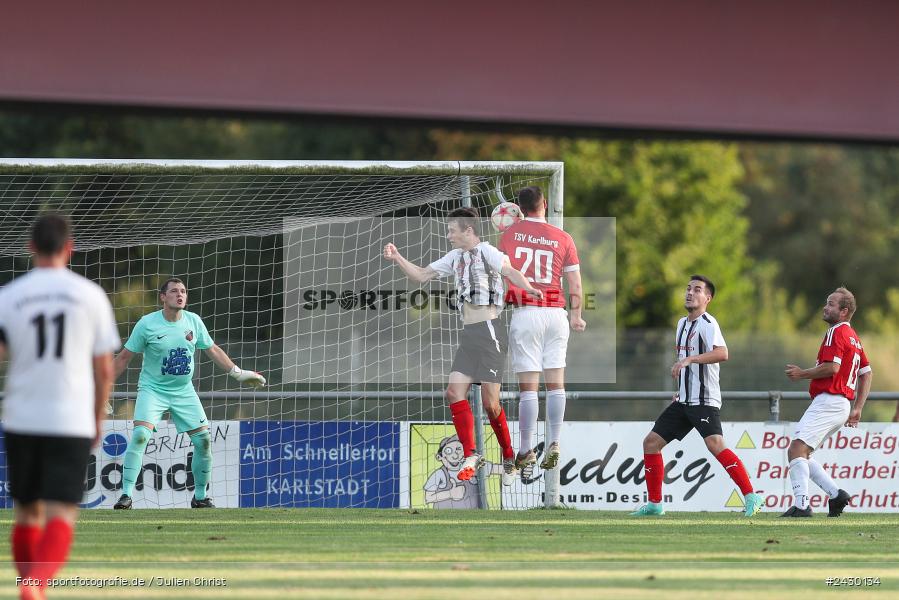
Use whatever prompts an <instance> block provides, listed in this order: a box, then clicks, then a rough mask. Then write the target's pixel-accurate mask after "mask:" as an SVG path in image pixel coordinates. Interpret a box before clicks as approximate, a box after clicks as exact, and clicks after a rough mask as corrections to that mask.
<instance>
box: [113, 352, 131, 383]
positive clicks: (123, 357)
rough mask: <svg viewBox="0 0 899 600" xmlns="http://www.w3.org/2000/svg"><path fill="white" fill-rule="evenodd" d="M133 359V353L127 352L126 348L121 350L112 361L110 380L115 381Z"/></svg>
mask: <svg viewBox="0 0 899 600" xmlns="http://www.w3.org/2000/svg"><path fill="white" fill-rule="evenodd" d="M132 358H134V352H132V351H131V350H128V349H127V348H122V351H121V352H119V353H118V354H117V355H116V357H115V358H114V359H113V361H112V380H113V381H115V380H117V379H118V378H119V377H120V376H121V375H122V373H124V372H125V369H127V368H128V363H130V362H131V359H132Z"/></svg>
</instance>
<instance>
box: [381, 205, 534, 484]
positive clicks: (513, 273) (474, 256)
mask: <svg viewBox="0 0 899 600" xmlns="http://www.w3.org/2000/svg"><path fill="white" fill-rule="evenodd" d="M479 221H480V220H479V218H478V213H477V211H475V210H474V209H472V208H458V209H456V210H454V211H453V212H451V213H450V214H449V218H448V219H447V236H446V237H447V239H448V240H449V241H450V244H451V245H452V246H453V250H451V251H450V252H448V253H447V254H446V255H445V256H444V257H443V258H441V259H439V260H436V261H434V262H432V263H431V264H430V265H428V266H427V267H419V266H417V265H415V264H413V263H411V262H409V261H408V260H407V259H405V258H403V257H402V256H401V255H400V253H399V251H398V250H397V249H396V246H394V245H393V244H391V243H388V244H387V245H386V246H384V258H386V259H387V260H392V261H394V262H395V263H396V264H397V265H398V266H399V267H400V268H401V269H402V270H403V272H404V273H405V274H406V276H407V277H409V279H411V280H413V281H418V282H421V283H424V282H425V281H430V280H431V279H434V278H436V277H449V276H454V277H455V282H456V290H457V292H458V298H459V306H460V309H461V311H462V322H463V324H464V327H463V329H462V333H461V335H460V338H459V339H460V344H459V348H458V350H457V351H456V356H455V358H454V359H453V366H452V368H451V372H450V374H449V385H447V388H446V401H447V403H448V404H449V407H450V412H451V413H452V418H453V425H454V426H455V428H456V435H458V436H459V441H460V442H462V451H463V453H464V455H465V460H464V462H463V464H462V468H461V469H460V470H459V473H458V474H457V475H456V477H457V478H458V479H459V480H460V481H467V480H469V479H471V478H472V477H473V476H474V475H475V474H476V473H477V470H478V468H479V467H480V466H481V465H482V464H483V463H484V458H483V457H481V456H480V455H479V454H477V453H476V452H475V440H474V415H473V414H472V412H471V406H470V405H469V403H468V391H469V389H470V388H471V385H472V384H473V383H474V384H475V385H480V386H481V399H482V403H483V405H484V410H485V411H486V413H487V416H488V418H489V419H490V426H491V427H492V428H493V432H494V433H495V434H496V440H497V442H499V445H500V448H501V449H502V454H503V484H504V485H512V482H513V479H514V476H515V451H514V449H513V448H512V439H511V436H510V435H509V426H508V424H507V423H506V413H505V412H504V411H503V408H502V405H501V404H500V402H499V390H500V385H501V383H502V380H503V368H504V366H505V360H506V347H507V338H506V330H505V327H503V324H502V323H501V322H500V321H499V312H500V310H502V307H503V292H504V290H503V276H505V277H508V278H509V280H510V281H512V282H513V283H514V284H515V285H517V286H519V287H521V288H522V289H524V290H525V291H526V292H527V293H529V294H532V295H534V296H536V297H538V298H539V297H541V296H542V293H541V292H540V290H538V289H535V288H534V287H533V286H532V285H531V284H530V283H529V282H528V280H527V279H525V277H524V275H522V274H521V272H519V271H517V270H516V269H514V268H512V266H511V265H510V264H509V258H508V257H507V256H506V255H504V254H503V253H502V252H500V251H499V250H497V249H496V248H494V247H493V246H491V245H490V244H489V243H488V242H482V241H481V239H480V237H479V231H480V223H479Z"/></svg>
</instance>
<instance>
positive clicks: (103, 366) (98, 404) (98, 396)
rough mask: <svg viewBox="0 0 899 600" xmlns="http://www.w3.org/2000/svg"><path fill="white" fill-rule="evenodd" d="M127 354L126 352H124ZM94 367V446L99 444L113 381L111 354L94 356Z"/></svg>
mask: <svg viewBox="0 0 899 600" xmlns="http://www.w3.org/2000/svg"><path fill="white" fill-rule="evenodd" d="M126 352H127V350H126ZM93 367H94V417H95V418H96V420H97V433H96V434H95V435H94V446H96V445H97V444H98V443H100V435H101V434H102V432H103V428H102V421H103V418H104V415H105V414H106V413H107V408H106V407H107V405H108V403H109V393H110V392H111V391H112V383H113V381H115V378H114V375H113V374H114V371H113V365H112V352H107V353H106V354H101V355H100V356H95V357H94V360H93Z"/></svg>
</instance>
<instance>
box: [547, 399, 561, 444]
mask: <svg viewBox="0 0 899 600" xmlns="http://www.w3.org/2000/svg"><path fill="white" fill-rule="evenodd" d="M564 421H565V390H547V392H546V428H547V429H548V431H547V432H546V445H547V447H549V445H550V444H552V443H553V442H558V441H559V438H560V437H561V435H562V423H563V422H564Z"/></svg>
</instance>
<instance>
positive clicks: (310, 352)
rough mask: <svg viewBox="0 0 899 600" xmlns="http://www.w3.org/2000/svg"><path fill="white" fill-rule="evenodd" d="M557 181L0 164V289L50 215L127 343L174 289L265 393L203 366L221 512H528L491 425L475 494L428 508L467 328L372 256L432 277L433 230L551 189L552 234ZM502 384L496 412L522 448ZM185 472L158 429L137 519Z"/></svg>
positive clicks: (91, 471)
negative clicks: (505, 481) (64, 229)
mask: <svg viewBox="0 0 899 600" xmlns="http://www.w3.org/2000/svg"><path fill="white" fill-rule="evenodd" d="M561 178H562V165H561V164H560V163H477V162H470V163H459V162H449V163H392V164H382V163H364V162H346V163H325V162H261V163H250V162H219V161H90V160H15V159H7V160H3V161H0V211H2V219H3V225H4V226H3V227H2V228H0V273H2V275H0V283H3V284H5V283H6V282H8V281H9V280H11V279H12V278H13V277H15V276H17V275H20V274H22V273H24V272H26V271H27V270H28V268H29V258H28V255H27V251H26V248H27V239H28V232H29V226H30V224H31V223H32V222H33V220H34V219H35V218H36V216H37V215H38V214H40V213H41V212H42V211H47V210H56V211H61V212H64V213H66V214H68V215H70V216H71V218H72V220H73V224H74V229H75V236H76V254H75V256H74V258H73V261H72V268H73V269H74V270H75V271H76V272H78V273H80V274H82V275H84V276H86V277H88V278H90V279H91V280H93V281H96V282H97V283H99V284H100V285H101V286H103V288H104V289H105V290H106V291H107V292H108V294H109V296H110V298H111V300H112V303H113V306H114V308H115V313H116V318H117V321H118V323H119V328H120V333H121V335H122V338H123V340H125V339H127V336H128V335H129V333H130V332H131V330H132V328H133V327H134V325H135V324H136V322H137V321H138V319H140V318H141V317H142V316H143V315H145V314H147V313H149V312H152V311H155V310H159V309H160V303H159V297H158V288H159V285H160V284H161V283H162V282H163V281H165V280H166V279H167V278H168V277H172V276H174V277H179V278H181V279H182V280H183V281H184V282H185V284H186V286H187V289H188V306H187V309H188V310H190V311H192V312H195V313H197V314H198V315H199V316H200V317H201V318H202V319H203V320H204V322H205V324H206V326H207V328H208V329H209V331H210V334H211V335H212V338H213V340H214V341H215V342H216V343H217V344H218V345H220V346H221V347H222V348H223V349H224V350H225V351H226V352H227V353H228V355H229V356H230V357H231V358H232V359H233V360H234V362H235V363H236V364H238V365H239V366H241V367H242V368H245V369H253V370H256V371H260V372H262V373H264V375H265V376H266V378H267V379H268V382H269V385H268V387H266V388H264V389H263V390H261V391H253V390H250V389H248V388H241V387H240V385H239V384H237V383H236V382H234V381H233V380H231V379H230V378H229V377H227V376H226V374H225V373H223V372H221V371H220V370H218V369H217V368H216V367H215V366H214V365H213V364H212V362H211V361H210V360H209V359H208V358H207V357H206V356H205V355H203V353H202V352H198V354H197V356H196V360H195V363H194V365H195V373H194V384H195V387H196V389H197V391H198V394H199V396H200V398H201V401H202V404H203V406H204V408H205V410H206V414H207V416H208V418H209V420H210V429H211V432H212V440H213V474H212V481H211V484H210V490H209V493H210V496H211V497H212V498H213V500H214V501H215V502H216V505H217V506H223V507H269V506H271V507H380V508H388V507H413V508H415V507H422V508H425V507H437V508H440V507H444V506H453V507H463V506H470V507H490V508H525V507H531V506H539V505H542V504H543V500H542V498H543V494H544V491H545V490H544V487H545V482H544V477H543V475H542V474H541V473H540V471H539V469H538V470H537V472H536V473H535V476H534V478H533V481H530V482H528V483H527V484H525V483H522V482H520V481H518V482H516V484H515V485H514V486H513V487H511V488H501V485H500V477H499V473H500V471H501V467H500V465H499V463H500V462H501V460H500V455H499V448H498V446H497V444H496V441H495V440H494V439H493V433H492V431H491V429H490V427H489V426H488V427H483V423H480V424H479V425H480V427H479V432H482V433H481V435H480V436H479V437H480V443H481V444H482V445H483V447H484V449H485V452H486V455H487V457H488V459H489V460H490V461H491V462H490V463H488V465H487V467H485V469H484V470H482V471H481V473H480V477H479V478H478V485H476V486H468V487H466V489H465V490H461V491H459V492H458V493H456V494H453V499H452V501H451V502H447V501H438V500H435V497H436V496H435V495H434V493H433V492H434V491H435V490H441V489H447V488H448V486H453V485H456V483H458V482H456V480H455V478H454V477H453V476H452V474H453V473H454V471H453V469H454V467H456V466H457V463H458V460H459V459H461V455H459V456H457V455H456V452H455V449H456V446H457V445H458V442H457V440H455V438H453V428H452V424H451V422H450V418H449V411H448V408H447V406H446V402H445V400H444V398H443V390H444V389H445V385H446V376H447V374H448V372H449V367H450V365H451V362H452V358H453V354H454V351H455V348H456V339H457V333H458V330H459V328H460V326H461V323H460V320H459V317H458V314H457V313H458V311H456V310H454V301H453V297H452V294H450V291H451V290H452V282H446V281H435V282H432V283H429V284H425V285H424V286H419V285H418V284H414V283H412V282H410V281H408V280H407V279H406V278H405V276H404V275H403V273H402V271H401V270H400V269H399V268H398V267H396V266H395V265H394V264H393V263H391V262H389V261H386V260H384V259H383V258H382V256H381V253H382V248H383V246H384V244H385V243H386V242H388V241H392V242H393V243H395V244H396V245H397V246H398V247H399V248H400V249H401V251H402V252H403V254H404V255H405V256H406V257H407V258H409V259H410V260H412V261H413V262H415V263H417V264H420V265H426V264H428V263H429V262H431V261H433V260H435V259H437V258H438V257H440V256H442V255H443V254H444V253H445V252H447V251H448V250H449V249H450V247H449V243H448V241H447V240H446V224H445V220H444V219H443V217H445V216H446V215H447V214H448V213H449V212H450V211H451V210H453V209H455V208H458V207H459V206H463V205H471V206H473V207H475V208H477V209H478V210H479V211H480V213H481V214H482V215H483V216H484V217H485V220H486V217H488V216H489V214H490V209H491V207H492V206H494V205H495V204H497V203H499V202H501V201H503V200H508V199H513V198H514V195H515V193H516V191H517V190H518V189H520V188H521V187H524V186H527V185H539V186H541V187H543V188H544V190H546V191H548V197H549V198H550V200H551V207H550V212H549V217H550V220H551V222H555V223H557V224H561V214H562V195H561V191H562V187H561V183H562V181H561ZM483 230H484V231H490V232H491V233H490V235H488V236H486V237H487V238H488V239H489V240H490V241H492V242H493V243H494V244H495V243H496V242H497V240H496V238H495V235H494V234H492V230H490V228H489V227H487V226H485V227H484V228H483ZM139 370H140V360H138V359H135V360H134V361H133V362H132V364H131V366H130V367H129V368H128V370H127V372H126V373H125V374H124V375H123V376H122V377H121V378H120V379H119V380H118V382H117V384H116V386H115V392H114V398H113V403H112V413H111V415H110V416H109V420H108V421H107V423H106V424H105V429H104V431H103V435H102V436H101V439H102V444H101V445H100V447H99V448H98V449H96V450H94V454H93V456H92V458H91V462H90V465H89V468H88V473H87V479H86V483H85V497H84V506H85V507H107V508H108V507H110V506H111V505H112V504H113V503H114V502H115V500H116V498H117V497H118V495H119V494H120V493H121V492H120V489H121V476H122V462H123V459H124V452H125V446H126V444H127V440H128V439H129V438H130V435H131V426H132V424H131V422H130V421H129V419H131V418H132V416H133V412H134V402H135V397H136V391H137V379H138V374H139ZM511 383H512V382H511V380H510V381H509V384H510V385H506V386H505V387H504V389H506V390H508V392H507V393H505V394H504V406H505V410H506V413H507V415H508V416H509V420H510V425H511V427H512V430H513V443H514V444H515V446H516V448H517V447H518V443H517V439H515V432H516V431H517V428H516V423H515V421H516V418H517V395H516V394H514V393H512V392H513V390H514V389H515V388H514V386H513V385H511ZM477 404H478V402H476V399H473V405H475V407H476V408H477V406H476V405H477ZM36 410H37V409H36ZM476 414H479V413H476ZM163 418H164V419H168V415H164V417H163ZM539 435H540V440H542V425H541V429H540V432H539ZM0 452H2V448H0ZM191 460H192V448H191V442H190V438H189V437H188V436H187V435H186V434H183V433H179V432H178V431H177V430H176V428H175V426H174V424H173V423H172V422H170V421H167V420H164V421H162V422H161V423H159V424H158V425H157V430H156V431H155V432H154V434H153V438H152V440H151V441H150V443H149V445H148V447H147V451H146V454H145V456H144V462H143V469H142V471H141V473H140V476H139V478H138V482H137V487H136V490H135V493H134V502H135V507H137V508H140V507H148V508H163V507H186V506H188V505H189V500H190V497H191V495H192V490H193V476H192V475H191ZM0 464H2V466H0V468H3V469H4V471H2V472H0V479H2V480H3V481H5V480H6V477H5V475H6V474H5V459H4V460H2V461H0ZM550 485H551V486H552V485H553V484H552V482H551V483H550ZM2 489H3V490H4V491H3V492H2V493H3V494H6V493H7V492H6V491H5V490H6V489H7V487H6V486H5V485H4V486H3V488H2ZM553 496H554V494H552V493H551V494H548V495H547V497H548V498H551V497H553ZM0 499H2V504H3V505H5V506H10V504H11V501H10V499H9V497H8V496H0Z"/></svg>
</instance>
